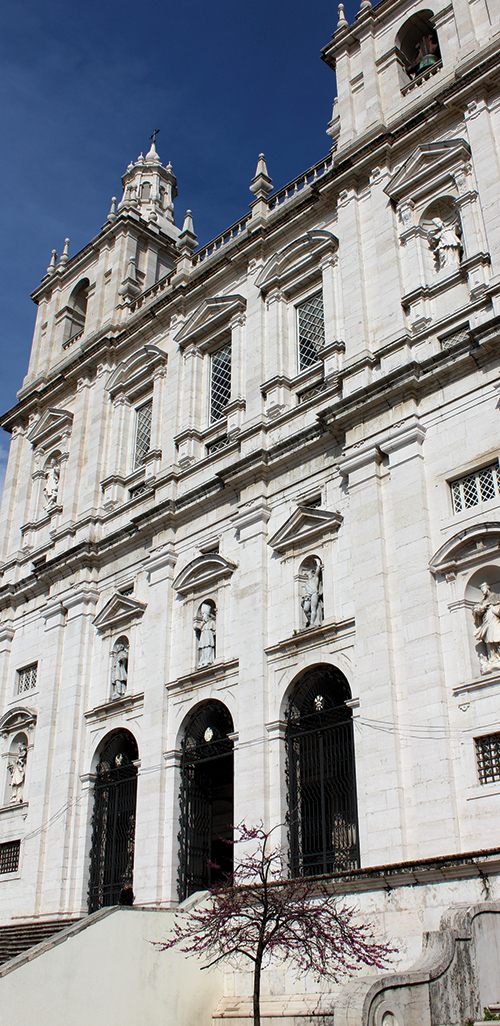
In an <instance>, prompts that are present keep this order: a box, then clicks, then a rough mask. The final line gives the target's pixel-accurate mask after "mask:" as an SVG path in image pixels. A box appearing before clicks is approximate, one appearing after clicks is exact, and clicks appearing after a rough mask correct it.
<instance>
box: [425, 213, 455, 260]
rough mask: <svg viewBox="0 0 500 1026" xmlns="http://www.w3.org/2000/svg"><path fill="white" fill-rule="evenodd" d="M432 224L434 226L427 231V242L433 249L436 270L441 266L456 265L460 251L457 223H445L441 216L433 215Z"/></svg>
mask: <svg viewBox="0 0 500 1026" xmlns="http://www.w3.org/2000/svg"><path fill="white" fill-rule="evenodd" d="M432 224H433V225H434V227H433V228H431V229H430V231H429V244H430V247H431V249H432V250H433V251H434V258H435V260H436V267H437V270H438V271H440V270H441V268H443V267H457V266H458V264H459V263H460V254H461V252H462V247H461V245H460V238H459V232H460V228H459V226H458V224H457V223H456V222H451V223H450V222H448V223H446V222H445V221H443V219H442V218H441V217H433V218H432Z"/></svg>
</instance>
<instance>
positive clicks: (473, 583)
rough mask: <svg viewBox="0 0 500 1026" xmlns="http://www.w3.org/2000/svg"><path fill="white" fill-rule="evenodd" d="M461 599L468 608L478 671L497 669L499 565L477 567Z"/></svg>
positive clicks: (499, 667) (499, 651)
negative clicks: (463, 597)
mask: <svg viewBox="0 0 500 1026" xmlns="http://www.w3.org/2000/svg"><path fill="white" fill-rule="evenodd" d="M465 600H466V604H467V606H469V607H470V610H471V614H472V615H471V620H470V621H469V624H470V627H469V629H470V631H471V632H472V633H473V636H474V647H475V651H476V656H477V661H478V662H477V664H476V665H478V667H479V670H480V673H481V675H485V674H489V673H495V674H499V673H500V566H498V565H495V564H490V565H488V566H484V567H480V569H479V570H476V571H475V572H474V573H473V574H472V576H471V577H470V578H469V580H468V581H467V585H466V588H465Z"/></svg>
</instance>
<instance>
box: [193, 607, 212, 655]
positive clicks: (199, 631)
mask: <svg viewBox="0 0 500 1026" xmlns="http://www.w3.org/2000/svg"><path fill="white" fill-rule="evenodd" d="M194 630H195V635H196V665H197V666H198V667H200V668H201V667H202V666H211V665H212V663H214V662H215V660H216V657H217V607H216V605H215V600H214V599H213V598H205V599H203V601H202V602H200V604H199V606H198V609H197V611H196V616H195V619H194Z"/></svg>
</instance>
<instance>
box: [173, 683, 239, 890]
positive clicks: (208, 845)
mask: <svg viewBox="0 0 500 1026" xmlns="http://www.w3.org/2000/svg"><path fill="white" fill-rule="evenodd" d="M233 731H234V726H233V720H232V717H231V713H230V712H229V710H228V708H227V707H226V706H225V705H223V703H222V702H219V701H216V700H213V699H210V700H209V701H207V702H203V703H202V704H201V705H199V706H197V708H196V709H195V710H193V712H192V713H191V714H190V716H189V717H188V719H187V721H186V724H185V728H184V732H183V737H182V742H181V789H180V802H179V804H180V831H179V841H180V847H179V878H178V890H179V900H180V901H183V900H184V899H185V898H187V897H188V896H189V895H190V894H193V893H194V892H195V891H200V890H206V888H208V887H211V886H213V885H214V884H216V883H217V882H219V881H221V880H223V879H226V878H227V877H228V876H230V874H231V872H232V868H233V848H232V843H231V842H232V839H233V795H234V785H233V772H234V766H233V747H234V745H233V739H232V737H231V735H232V734H233Z"/></svg>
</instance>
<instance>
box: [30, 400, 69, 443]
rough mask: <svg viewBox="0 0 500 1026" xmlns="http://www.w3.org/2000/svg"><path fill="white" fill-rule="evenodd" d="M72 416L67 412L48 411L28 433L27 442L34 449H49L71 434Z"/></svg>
mask: <svg viewBox="0 0 500 1026" xmlns="http://www.w3.org/2000/svg"><path fill="white" fill-rule="evenodd" d="M72 426H73V414H72V413H70V412H69V410H57V409H49V410H47V411H46V412H45V413H44V414H42V416H41V417H40V420H38V421H37V422H36V424H35V425H34V427H32V429H31V431H30V432H29V433H28V440H29V441H30V442H31V444H32V446H33V448H34V449H38V448H39V447H41V448H43V449H47V448H51V447H52V446H53V445H55V443H56V442H58V441H59V440H60V439H61V438H65V437H67V435H69V434H70V433H71V428H72Z"/></svg>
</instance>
